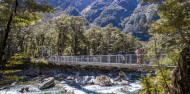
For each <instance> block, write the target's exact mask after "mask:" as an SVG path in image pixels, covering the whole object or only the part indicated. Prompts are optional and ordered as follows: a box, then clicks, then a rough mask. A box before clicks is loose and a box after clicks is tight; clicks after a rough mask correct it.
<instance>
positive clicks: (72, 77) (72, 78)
mask: <svg viewBox="0 0 190 94" xmlns="http://www.w3.org/2000/svg"><path fill="white" fill-rule="evenodd" d="M66 80H75V76H68V77H67V78H66Z"/></svg>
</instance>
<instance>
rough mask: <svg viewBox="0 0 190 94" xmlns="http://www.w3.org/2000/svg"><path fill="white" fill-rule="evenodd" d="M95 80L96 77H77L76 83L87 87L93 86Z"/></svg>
mask: <svg viewBox="0 0 190 94" xmlns="http://www.w3.org/2000/svg"><path fill="white" fill-rule="evenodd" d="M94 80H95V77H94V76H83V77H79V76H77V77H76V79H75V82H76V83H77V84H80V85H87V84H93V83H94Z"/></svg>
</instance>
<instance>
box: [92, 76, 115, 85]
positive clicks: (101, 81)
mask: <svg viewBox="0 0 190 94" xmlns="http://www.w3.org/2000/svg"><path fill="white" fill-rule="evenodd" d="M94 84H96V85H100V86H109V85H112V84H113V80H112V79H111V78H110V77H108V76H104V75H102V76H97V77H96V79H95V81H94Z"/></svg>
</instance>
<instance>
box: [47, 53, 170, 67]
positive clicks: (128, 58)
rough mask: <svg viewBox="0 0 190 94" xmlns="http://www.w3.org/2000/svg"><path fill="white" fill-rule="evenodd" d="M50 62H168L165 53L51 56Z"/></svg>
mask: <svg viewBox="0 0 190 94" xmlns="http://www.w3.org/2000/svg"><path fill="white" fill-rule="evenodd" d="M47 60H48V61H49V62H52V63H63V64H64V63H67V64H77V63H80V64H105V63H109V64H146V65H157V63H156V61H160V60H162V61H164V64H165V65H167V64H168V57H167V55H166V54H161V55H154V54H140V55H136V54H125V55H81V56H52V57H49V58H48V59H47Z"/></svg>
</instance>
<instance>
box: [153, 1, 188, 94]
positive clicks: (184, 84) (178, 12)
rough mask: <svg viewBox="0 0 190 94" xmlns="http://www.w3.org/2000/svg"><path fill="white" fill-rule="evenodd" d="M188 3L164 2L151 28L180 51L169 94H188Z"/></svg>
mask: <svg viewBox="0 0 190 94" xmlns="http://www.w3.org/2000/svg"><path fill="white" fill-rule="evenodd" d="M189 4H190V2H189V1H188V0H166V1H165V3H163V4H162V5H161V6H160V13H159V16H160V19H159V20H158V21H157V22H155V23H154V24H153V25H152V27H153V30H154V31H155V32H156V33H157V34H163V35H166V36H167V37H170V38H172V39H173V40H172V42H173V44H172V45H170V46H174V45H176V44H177V45H179V46H178V48H179V49H182V52H181V54H180V55H181V56H180V58H179V61H178V64H177V68H175V69H174V70H173V72H172V76H171V77H172V82H171V84H170V88H169V89H168V90H169V91H170V93H171V94H189V93H190V91H189V89H188V88H190V84H189V79H186V78H189V70H190V68H189V62H188V61H189V57H190V56H189V53H186V52H188V51H189V46H190V36H189V33H190V32H189V28H190V13H189V11H190V6H189Z"/></svg>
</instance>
